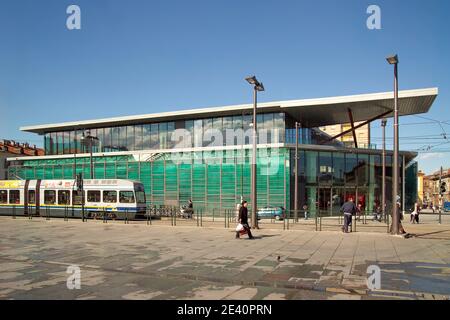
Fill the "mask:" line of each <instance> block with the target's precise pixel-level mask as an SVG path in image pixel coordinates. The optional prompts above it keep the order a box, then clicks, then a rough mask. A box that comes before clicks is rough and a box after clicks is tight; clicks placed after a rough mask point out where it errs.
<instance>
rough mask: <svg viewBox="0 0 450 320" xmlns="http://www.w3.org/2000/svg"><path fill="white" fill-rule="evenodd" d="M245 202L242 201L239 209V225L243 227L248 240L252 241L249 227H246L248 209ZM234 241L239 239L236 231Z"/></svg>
mask: <svg viewBox="0 0 450 320" xmlns="http://www.w3.org/2000/svg"><path fill="white" fill-rule="evenodd" d="M247 205H248V203H247V201H242V205H241V208H240V209H239V221H238V222H239V223H240V224H242V225H243V226H244V229H245V231H246V232H247V234H248V238H249V239H253V236H252V232H251V231H250V227H249V225H248V209H247ZM236 239H239V231H236Z"/></svg>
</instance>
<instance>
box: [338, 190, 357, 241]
mask: <svg viewBox="0 0 450 320" xmlns="http://www.w3.org/2000/svg"><path fill="white" fill-rule="evenodd" d="M341 211H342V212H343V213H344V225H343V226H342V232H344V233H348V226H349V225H351V224H352V216H353V215H355V214H356V211H357V208H356V206H355V203H354V202H353V198H352V197H350V198H349V199H348V201H347V202H345V203H344V204H343V205H342V207H341Z"/></svg>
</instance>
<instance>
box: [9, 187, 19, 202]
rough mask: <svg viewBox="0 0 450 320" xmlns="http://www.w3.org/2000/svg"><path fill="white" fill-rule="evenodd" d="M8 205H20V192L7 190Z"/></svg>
mask: <svg viewBox="0 0 450 320" xmlns="http://www.w3.org/2000/svg"><path fill="white" fill-rule="evenodd" d="M9 203H10V204H19V203H20V191H19V190H9Z"/></svg>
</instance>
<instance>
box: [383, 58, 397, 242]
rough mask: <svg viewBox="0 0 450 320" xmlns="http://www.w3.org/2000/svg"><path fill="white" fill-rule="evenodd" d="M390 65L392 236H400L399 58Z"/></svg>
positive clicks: (390, 60) (391, 60)
mask: <svg viewBox="0 0 450 320" xmlns="http://www.w3.org/2000/svg"><path fill="white" fill-rule="evenodd" d="M386 60H387V61H388V63H389V64H391V65H394V161H393V168H392V230H391V233H392V234H399V231H400V219H399V214H400V212H399V210H398V206H397V197H398V179H399V167H398V149H399V146H398V145H399V142H398V56H397V55H393V56H389V57H387V58H386Z"/></svg>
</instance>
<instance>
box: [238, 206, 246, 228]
mask: <svg viewBox="0 0 450 320" xmlns="http://www.w3.org/2000/svg"><path fill="white" fill-rule="evenodd" d="M239 221H240V222H241V223H242V224H248V209H247V207H244V206H241V208H240V209H239Z"/></svg>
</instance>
